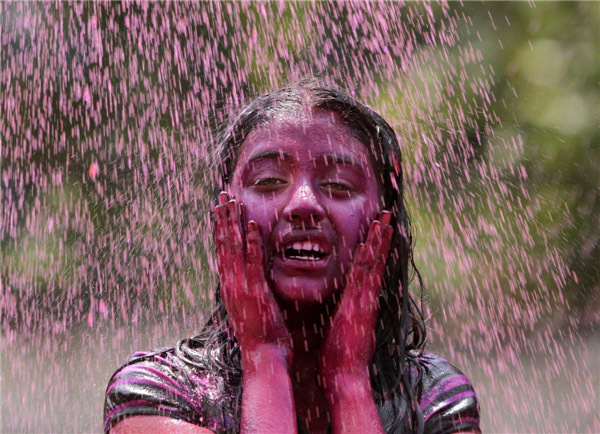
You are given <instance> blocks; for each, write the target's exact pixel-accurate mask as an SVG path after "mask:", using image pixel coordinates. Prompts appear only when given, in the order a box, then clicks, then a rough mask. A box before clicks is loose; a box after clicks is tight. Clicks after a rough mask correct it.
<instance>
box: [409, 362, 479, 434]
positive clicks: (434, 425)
mask: <svg viewBox="0 0 600 434" xmlns="http://www.w3.org/2000/svg"><path fill="white" fill-rule="evenodd" d="M418 361H419V363H420V364H421V366H422V367H423V369H422V376H421V379H420V381H421V397H420V402H419V404H420V408H421V412H422V414H423V419H424V423H425V432H432V433H433V432H435V433H444V432H461V431H475V432H480V428H479V404H478V402H477V395H476V394H475V390H474V389H473V386H472V385H471V382H470V381H469V379H468V378H467V377H466V376H465V374H464V373H463V372H462V371H461V370H459V369H458V368H456V367H455V366H454V365H452V364H451V363H450V362H448V361H447V360H446V359H444V358H442V357H440V356H437V355H435V354H431V353H424V354H423V355H422V356H421V357H420V358H419V360H418Z"/></svg>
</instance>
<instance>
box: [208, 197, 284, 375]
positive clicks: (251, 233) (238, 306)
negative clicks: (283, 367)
mask: <svg viewBox="0 0 600 434" xmlns="http://www.w3.org/2000/svg"><path fill="white" fill-rule="evenodd" d="M214 214H215V226H216V227H215V229H216V236H215V245H216V252H217V264H218V270H219V277H220V281H221V297H222V298H223V302H224V303H225V307H226V308H227V312H228V314H229V321H230V323H231V326H232V328H233V332H234V334H235V337H236V338H237V340H238V342H239V344H240V347H241V350H242V353H246V354H249V353H252V352H255V351H259V350H260V348H261V346H264V345H268V346H272V347H274V348H277V349H280V350H281V351H283V352H284V354H285V355H286V358H287V359H288V364H289V365H291V357H292V339H291V335H290V333H289V331H288V329H287V326H286V324H285V321H284V317H283V314H282V312H281V309H280V307H279V305H278V303H277V300H276V299H275V297H274V295H273V293H272V291H271V288H270V287H269V284H268V282H267V280H266V277H265V270H264V252H263V246H262V238H261V235H260V229H259V227H258V225H257V224H256V222H253V221H250V222H248V224H247V225H245V224H244V216H243V206H242V203H241V202H240V201H238V200H236V199H234V198H230V197H229V195H228V194H227V193H225V192H222V193H220V194H219V203H218V205H217V206H216V208H215V211H214ZM244 227H245V228H246V230H245V231H244Z"/></svg>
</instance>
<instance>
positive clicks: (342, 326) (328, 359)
mask: <svg viewBox="0 0 600 434" xmlns="http://www.w3.org/2000/svg"><path fill="white" fill-rule="evenodd" d="M390 219H391V213H390V212H389V211H383V212H381V213H380V215H379V216H378V218H377V219H375V220H374V221H373V222H371V225H370V227H369V232H368V234H367V238H366V240H365V242H364V243H361V244H359V245H358V246H357V247H356V249H355V253H354V257H353V259H352V265H351V267H350V270H349V272H348V277H347V279H346V287H345V288H344V290H343V292H342V294H341V297H340V300H339V301H338V303H337V306H336V309H335V312H334V315H333V317H332V319H331V322H330V326H329V329H328V330H327V333H326V334H325V337H324V340H323V342H322V345H321V350H320V357H319V374H320V377H321V380H322V382H323V386H324V388H325V392H326V395H328V394H332V393H333V394H336V393H340V392H342V391H340V390H335V388H337V387H343V386H342V384H343V381H342V382H341V383H340V382H339V381H338V380H339V379H340V378H341V377H342V376H346V375H353V376H360V377H362V378H369V377H368V376H369V370H368V367H369V364H370V363H371V359H372V358H373V353H374V350H375V323H376V320H377V311H378V309H379V306H378V302H379V294H380V292H381V285H382V281H383V275H384V272H385V265H386V261H387V257H388V253H389V250H390V245H391V239H392V235H393V232H394V230H393V228H392V227H391V226H390V225H389V223H390Z"/></svg>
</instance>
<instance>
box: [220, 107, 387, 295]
mask: <svg viewBox="0 0 600 434" xmlns="http://www.w3.org/2000/svg"><path fill="white" fill-rule="evenodd" d="M230 195H231V196H232V197H235V198H237V199H238V200H240V201H241V202H242V203H243V206H244V213H245V218H246V221H251V220H252V221H255V222H256V223H257V224H258V226H259V229H260V232H261V234H262V239H263V245H264V247H265V258H266V264H267V267H268V269H267V277H268V278H269V280H270V281H271V282H272V288H273V291H275V293H276V295H277V297H278V298H280V299H283V300H285V301H295V302H298V303H315V302H317V303H322V302H323V300H325V299H327V298H329V297H330V296H331V295H332V294H333V293H335V292H336V291H338V290H339V289H340V288H343V286H344V282H345V276H346V273H347V271H348V268H349V265H350V261H351V257H352V252H353V251H354V248H355V247H356V245H357V244H358V243H359V242H360V241H362V240H364V238H365V235H366V229H367V225H368V223H369V222H370V221H371V220H373V218H374V217H375V215H376V213H377V211H378V210H379V205H378V202H379V198H378V186H377V181H376V178H375V174H374V170H373V167H372V164H371V161H370V157H369V155H368V152H367V149H366V147H365V145H364V144H363V143H361V142H360V141H359V140H357V139H356V138H354V137H353V136H352V133H351V131H350V130H349V128H348V127H347V126H346V125H345V124H343V123H342V122H341V121H340V120H338V119H337V117H336V116H335V115H334V114H332V113H325V112H314V113H311V116H310V117H309V118H308V119H301V121H300V122H299V121H298V120H286V119H282V120H279V121H277V122H276V123H275V124H274V125H273V124H270V125H267V126H265V127H262V128H260V129H256V130H254V131H252V132H251V133H250V135H249V136H248V137H247V138H246V140H245V141H244V143H243V148H242V152H241V155H240V157H239V159H238V162H237V166H236V169H235V172H234V176H233V182H232V185H231V189H230ZM306 242H309V243H310V247H308V246H306V244H304V243H306ZM295 243H296V244H295ZM297 243H303V244H302V245H304V246H306V247H308V248H309V249H311V248H312V249H313V250H314V249H316V250H317V251H318V253H317V254H315V255H314V256H313V257H310V256H306V255H302V254H301V253H302V252H291V251H290V249H291V248H293V247H294V246H296V247H298V246H300V245H301V244H297ZM286 250H287V252H286ZM286 253H287V254H286ZM293 253H296V254H295V255H294V254H293Z"/></svg>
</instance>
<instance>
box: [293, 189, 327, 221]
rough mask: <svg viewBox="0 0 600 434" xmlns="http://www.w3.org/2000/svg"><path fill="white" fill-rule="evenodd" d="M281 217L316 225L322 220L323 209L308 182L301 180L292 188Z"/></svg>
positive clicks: (323, 215)
mask: <svg viewBox="0 0 600 434" xmlns="http://www.w3.org/2000/svg"><path fill="white" fill-rule="evenodd" d="M283 217H284V218H285V219H286V220H288V221H290V222H297V223H301V224H303V225H307V224H308V225H309V226H316V225H317V224H318V223H319V222H320V221H321V220H323V217H325V210H324V209H323V206H322V205H321V203H320V201H319V198H318V196H317V194H315V191H314V189H313V188H312V187H311V185H310V184H309V183H308V182H302V183H301V184H300V185H298V186H297V187H296V188H295V189H294V191H293V193H292V196H291V198H290V202H289V203H288V204H287V205H286V207H285V208H284V210H283Z"/></svg>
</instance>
